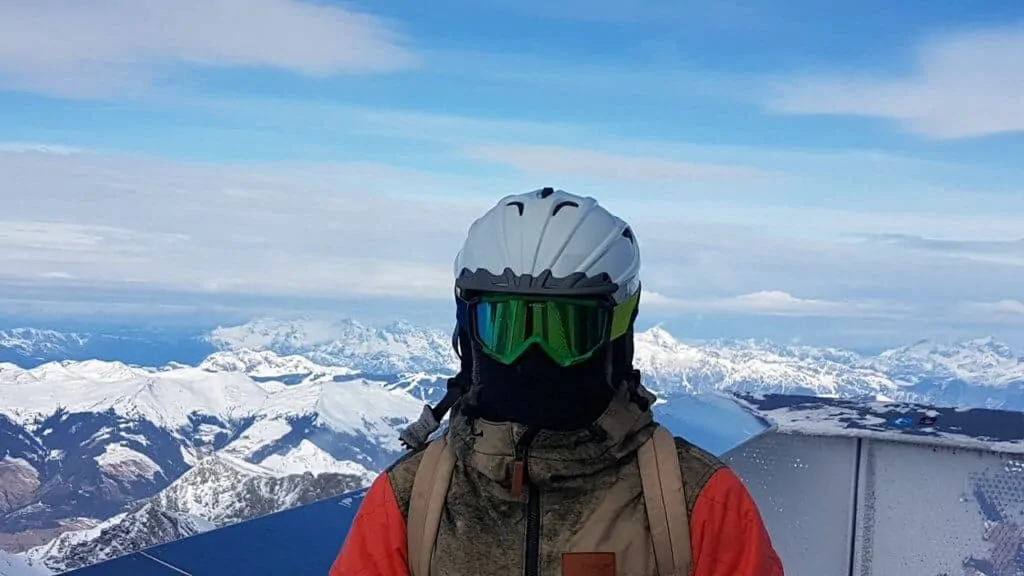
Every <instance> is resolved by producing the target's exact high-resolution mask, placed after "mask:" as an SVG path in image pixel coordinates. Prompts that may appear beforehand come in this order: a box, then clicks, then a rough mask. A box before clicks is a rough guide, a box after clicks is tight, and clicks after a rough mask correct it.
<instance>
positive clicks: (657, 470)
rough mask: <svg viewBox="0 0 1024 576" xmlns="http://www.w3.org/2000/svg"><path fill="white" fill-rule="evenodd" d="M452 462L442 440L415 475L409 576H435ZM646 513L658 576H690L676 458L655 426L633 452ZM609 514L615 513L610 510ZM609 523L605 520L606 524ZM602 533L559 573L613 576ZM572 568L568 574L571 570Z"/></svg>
mask: <svg viewBox="0 0 1024 576" xmlns="http://www.w3.org/2000/svg"><path fill="white" fill-rule="evenodd" d="M455 461H456V456H455V453H454V451H453V450H452V449H451V447H450V446H449V443H448V439H447V437H446V436H444V437H441V438H438V439H436V440H434V441H432V442H431V443H430V444H429V445H428V446H427V448H426V449H425V450H424V453H423V455H422V460H421V461H420V463H419V466H418V467H417V469H416V475H415V479H414V480H413V483H412V491H411V496H410V499H409V511H408V517H407V535H408V547H409V568H410V571H411V575H412V576H435V575H434V573H433V572H432V571H431V568H432V566H433V558H434V544H435V541H436V538H437V535H438V526H439V523H440V520H441V514H442V512H443V510H444V506H445V501H446V499H447V496H448V491H449V485H450V482H451V479H452V472H453V470H454V468H455ZM636 461H637V466H638V468H639V472H640V481H641V486H642V492H643V500H644V508H645V509H646V516H647V520H648V524H649V527H650V538H651V544H653V550H654V556H655V562H656V564H657V574H658V576H689V575H690V574H691V572H692V561H691V552H690V522H689V517H688V514H687V505H686V493H685V492H684V488H683V477H682V472H681V470H680V460H679V454H678V452H677V446H676V442H675V440H674V439H673V437H672V435H671V434H670V433H669V432H668V431H667V430H666V429H665V428H662V427H661V426H656V427H655V429H654V433H653V435H652V436H651V437H650V439H648V440H647V441H646V442H644V443H643V444H642V445H641V446H640V448H639V449H638V450H637V452H636ZM609 509H614V507H612V506H609ZM611 521H612V519H611V518H609V519H608V522H611ZM610 537H611V536H610V531H609V530H607V529H606V527H602V526H595V527H594V529H593V530H589V532H588V529H584V530H583V531H582V532H581V533H580V534H578V535H577V538H576V539H575V546H574V547H575V548H577V549H579V550H586V552H581V553H577V554H572V553H567V554H564V555H563V573H565V574H569V573H570V572H572V573H574V574H586V575H588V576H605V575H614V574H616V571H615V559H614V556H612V555H609V554H607V553H602V552H600V550H601V548H602V544H603V543H606V542H605V541H606V540H607V538H610ZM570 565H571V568H570V567H569V566H570ZM467 576H468V575H467Z"/></svg>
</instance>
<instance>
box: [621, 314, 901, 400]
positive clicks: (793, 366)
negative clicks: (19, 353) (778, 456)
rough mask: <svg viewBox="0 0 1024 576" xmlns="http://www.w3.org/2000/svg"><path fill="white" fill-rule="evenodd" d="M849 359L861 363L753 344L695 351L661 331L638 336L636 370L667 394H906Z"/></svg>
mask: <svg viewBox="0 0 1024 576" xmlns="http://www.w3.org/2000/svg"><path fill="white" fill-rule="evenodd" d="M844 359H846V360H849V361H853V360H855V359H856V358H855V357H850V358H844V357H843V356H841V355H829V354H821V353H817V354H812V353H811V352H810V351H807V350H803V351H796V350H792V349H771V348H767V347H760V346H754V345H753V343H738V342H737V343H732V344H724V343H720V344H719V346H718V347H716V348H704V347H697V346H691V345H686V344H682V343H680V342H678V341H677V340H676V339H675V338H673V337H672V335H671V334H669V333H668V332H666V331H665V330H663V329H661V328H658V327H655V328H651V329H650V330H647V331H645V332H641V333H639V334H637V335H636V338H635V353H634V365H635V366H636V368H637V369H638V370H640V371H641V372H643V374H644V382H645V383H646V385H647V386H648V387H649V388H651V389H652V390H654V391H656V392H659V393H662V394H673V393H679V392H689V393H703V392H708V391H711V390H731V391H744V392H754V391H772V392H779V393H786V394H810V395H815V396H862V395H865V394H867V395H882V396H887V397H897V396H902V395H903V394H904V391H903V390H901V388H900V386H898V385H897V384H895V383H894V382H893V381H892V380H890V379H889V378H887V377H886V376H884V375H883V374H880V373H878V372H876V371H874V370H870V369H865V368H857V367H855V366H851V365H849V364H844V363H842V362H841V360H844Z"/></svg>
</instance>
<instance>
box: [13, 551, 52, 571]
mask: <svg viewBox="0 0 1024 576" xmlns="http://www.w3.org/2000/svg"><path fill="white" fill-rule="evenodd" d="M49 574H53V572H51V571H50V570H47V569H46V568H44V567H40V566H33V565H32V564H30V563H29V561H28V560H27V559H25V558H24V557H22V556H20V555H17V554H10V553H8V552H4V551H3V550H0V576H48V575H49Z"/></svg>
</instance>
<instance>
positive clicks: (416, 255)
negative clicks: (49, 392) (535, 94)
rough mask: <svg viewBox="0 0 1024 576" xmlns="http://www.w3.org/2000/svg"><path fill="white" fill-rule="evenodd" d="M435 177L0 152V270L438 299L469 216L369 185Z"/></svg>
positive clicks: (358, 167)
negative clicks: (0, 210)
mask: <svg viewBox="0 0 1024 576" xmlns="http://www.w3.org/2000/svg"><path fill="white" fill-rule="evenodd" d="M445 178H446V177H444V176H434V175H432V174H430V173H425V172H417V171H415V170H409V169H400V168H394V167H389V166H387V165H375V164H359V163H352V164H288V163H280V164H267V165H258V166H252V165H250V166H242V165H230V164H227V165H225V164H221V165H208V164H203V163H194V164H193V163H184V162H173V161H165V160H160V159H156V158H150V157H140V156H127V155H125V156H119V155H109V154H100V153H92V154H72V155H53V154H48V153H44V152H35V153H28V152H19V153H16V154H15V153H6V154H5V153H0V179H3V180H4V181H6V182H8V183H10V184H11V185H10V186H5V187H4V191H3V198H5V199H6V201H5V204H6V205H8V206H9V209H7V210H5V214H4V220H2V221H0V270H2V272H0V275H2V276H3V277H4V278H5V279H8V280H9V279H25V280H32V279H36V280H42V279H49V280H56V279H60V278H62V277H73V278H74V279H76V281H78V282H86V283H87V282H93V283H100V284H104V283H106V284H110V283H129V284H136V285H138V286H139V287H146V286H149V287H154V286H158V287H161V288H174V289H179V290H190V291H199V292H211V293H221V292H235V293H256V294H259V293H264V294H304V295H319V296H325V295H330V296H352V295H375V296H398V297H417V298H447V297H450V295H451V286H450V283H451V278H450V277H451V259H452V258H453V257H454V254H455V252H456V250H457V249H458V243H459V242H460V241H461V234H462V230H463V229H464V228H465V227H467V226H468V224H469V222H470V221H471V218H472V216H473V215H474V214H475V213H476V212H478V209H479V208H478V207H477V206H476V205H474V204H473V203H471V202H466V201H463V202H461V203H451V202H446V201H443V200H436V199H428V198H414V197H409V196H405V197H401V196H397V195H392V194H388V193H387V192H386V191H385V190H381V189H379V188H378V186H379V185H381V183H386V182H393V181H395V180H396V179H399V180H403V181H405V182H410V183H414V182H423V181H427V180H431V179H437V180H440V181H445ZM448 182H449V183H450V182H451V180H448ZM462 182H463V185H469V181H468V180H462ZM435 185H436V184H435ZM449 185H450V184H449ZM40 190H45V191H46V192H45V193H44V194H41V193H39V192H38V191H40ZM33 191H35V192H33ZM14 199H21V200H19V201H15V200H14Z"/></svg>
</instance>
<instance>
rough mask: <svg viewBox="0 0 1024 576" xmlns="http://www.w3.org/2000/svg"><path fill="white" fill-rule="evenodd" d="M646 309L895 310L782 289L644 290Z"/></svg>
mask: <svg viewBox="0 0 1024 576" xmlns="http://www.w3.org/2000/svg"><path fill="white" fill-rule="evenodd" d="M641 299H642V301H643V302H645V303H646V305H647V306H653V307H655V308H667V309H670V310H676V311H681V312H694V313H709V314H710V313H737V314H753V315H761V316H855V317H859V318H864V317H880V316H891V315H892V314H893V312H894V310H892V309H890V308H889V307H888V306H885V305H882V304H880V303H862V302H837V301H830V300H822V299H814V298H797V297H795V296H793V295H792V294H789V293H788V292H783V291H781V290H764V291H760V292H754V293H751V294H743V295H740V296H736V297H733V298H706V299H683V298H672V297H668V296H664V295H662V294H659V293H657V292H649V291H645V292H644V295H643V296H642V297H641Z"/></svg>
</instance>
